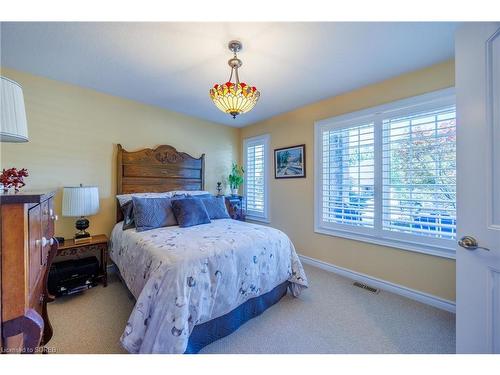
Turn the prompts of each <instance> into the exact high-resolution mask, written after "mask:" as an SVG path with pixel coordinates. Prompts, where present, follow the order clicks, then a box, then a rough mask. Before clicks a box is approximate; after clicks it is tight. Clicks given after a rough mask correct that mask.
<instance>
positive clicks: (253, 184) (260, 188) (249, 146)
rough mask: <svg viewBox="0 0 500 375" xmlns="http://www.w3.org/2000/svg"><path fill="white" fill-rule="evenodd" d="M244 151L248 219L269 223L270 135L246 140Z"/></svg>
mask: <svg viewBox="0 0 500 375" xmlns="http://www.w3.org/2000/svg"><path fill="white" fill-rule="evenodd" d="M243 149H244V168H245V183H244V186H245V199H246V214H247V217H248V218H249V219H251V220H260V221H268V203H267V179H268V169H267V168H268V164H269V163H268V162H267V161H268V159H269V135H263V136H258V137H253V138H248V139H245V141H244V142H243Z"/></svg>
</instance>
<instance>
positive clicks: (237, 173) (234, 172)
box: [227, 163, 245, 195]
mask: <svg viewBox="0 0 500 375" xmlns="http://www.w3.org/2000/svg"><path fill="white" fill-rule="evenodd" d="M244 173H245V171H244V170H243V167H241V166H239V165H238V164H236V163H233V166H232V167H231V173H230V174H229V176H228V178H227V180H228V182H229V187H230V188H231V194H232V195H238V189H239V188H240V186H241V184H242V183H243V174H244Z"/></svg>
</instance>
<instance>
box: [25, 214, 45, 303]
mask: <svg viewBox="0 0 500 375" xmlns="http://www.w3.org/2000/svg"><path fill="white" fill-rule="evenodd" d="M41 211H42V210H41V206H40V205H36V206H34V207H32V208H30V209H29V211H28V250H29V252H28V264H29V273H28V278H29V284H28V285H29V291H30V294H32V292H33V291H34V290H35V288H36V286H37V284H38V282H39V280H40V277H41V275H42V270H43V267H42V222H41V215H42V212H41Z"/></svg>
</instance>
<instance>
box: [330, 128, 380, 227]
mask: <svg viewBox="0 0 500 375" xmlns="http://www.w3.org/2000/svg"><path fill="white" fill-rule="evenodd" d="M322 142H323V143H322V170H321V180H322V194H321V196H322V201H321V204H322V221H323V222H325V223H336V224H348V225H354V226H361V227H370V228H373V225H374V213H375V207H374V126H373V123H370V124H366V125H361V126H353V127H349V128H346V129H338V130H336V129H331V130H325V131H323V134H322Z"/></svg>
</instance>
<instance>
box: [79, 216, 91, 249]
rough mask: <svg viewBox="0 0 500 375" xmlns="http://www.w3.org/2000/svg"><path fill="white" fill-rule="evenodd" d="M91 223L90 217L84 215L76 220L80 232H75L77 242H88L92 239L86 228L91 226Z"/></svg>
mask: <svg viewBox="0 0 500 375" xmlns="http://www.w3.org/2000/svg"><path fill="white" fill-rule="evenodd" d="M89 224H90V222H89V221H88V219H86V218H84V217H83V216H82V217H81V218H79V219H78V220H77V221H76V223H75V228H76V229H78V232H76V233H75V243H77V242H88V241H91V240H92V237H91V236H90V233H89V232H87V231H86V230H85V229H87V228H88V227H89Z"/></svg>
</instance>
